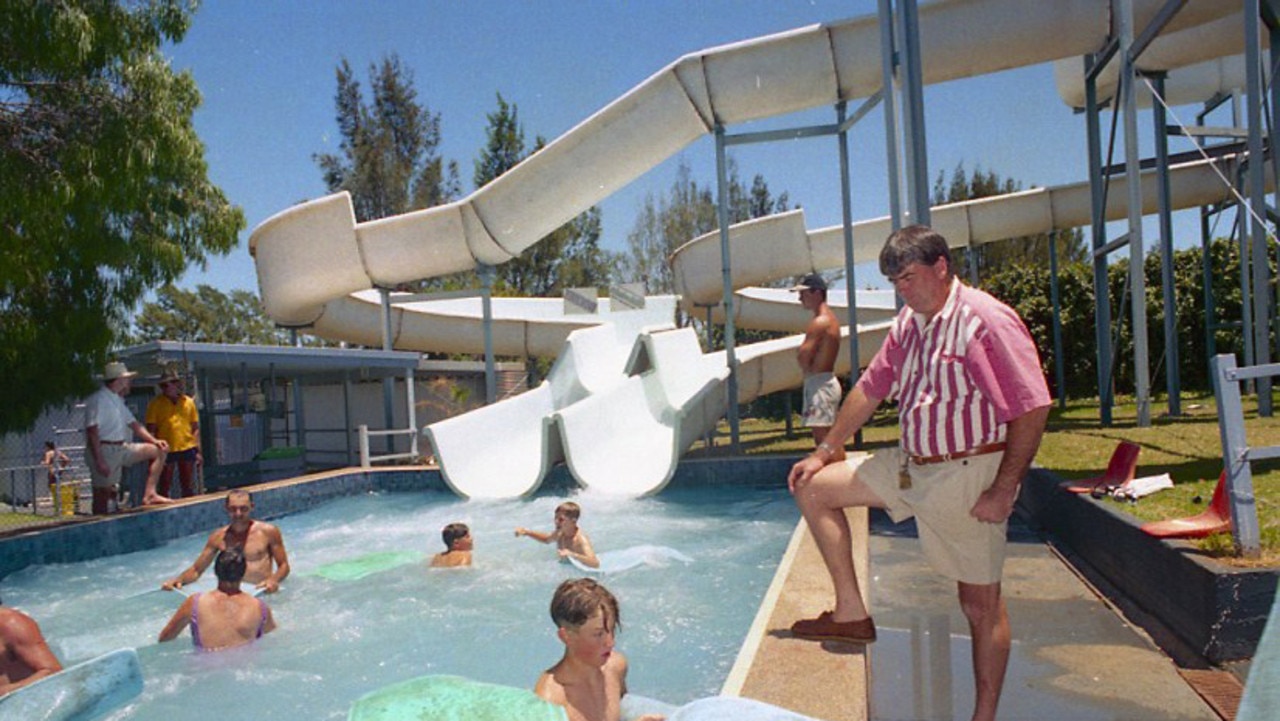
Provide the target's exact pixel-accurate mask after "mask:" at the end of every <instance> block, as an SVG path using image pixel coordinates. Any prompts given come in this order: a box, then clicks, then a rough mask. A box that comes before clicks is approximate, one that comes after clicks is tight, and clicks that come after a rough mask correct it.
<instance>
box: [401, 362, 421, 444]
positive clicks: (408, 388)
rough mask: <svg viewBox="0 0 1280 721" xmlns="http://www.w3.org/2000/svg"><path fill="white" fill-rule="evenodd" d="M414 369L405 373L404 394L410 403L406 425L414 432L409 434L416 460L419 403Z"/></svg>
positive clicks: (406, 414)
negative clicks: (415, 390) (415, 389)
mask: <svg viewBox="0 0 1280 721" xmlns="http://www.w3.org/2000/svg"><path fill="white" fill-rule="evenodd" d="M414 375H415V374H414V370H413V369H412V368H410V369H409V370H408V371H406V372H405V374H404V395H405V402H406V403H407V404H408V405H407V407H406V408H405V418H406V421H407V423H406V425H407V426H408V428H409V430H410V431H412V433H410V434H409V452H410V453H412V454H413V458H414V461H415V462H416V461H417V458H418V403H417V400H416V398H415V397H414V388H413V384H414Z"/></svg>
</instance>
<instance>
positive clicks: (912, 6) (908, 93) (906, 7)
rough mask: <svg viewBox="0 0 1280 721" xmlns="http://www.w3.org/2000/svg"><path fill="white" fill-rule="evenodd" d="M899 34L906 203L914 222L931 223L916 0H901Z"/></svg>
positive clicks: (899, 6)
mask: <svg viewBox="0 0 1280 721" xmlns="http://www.w3.org/2000/svg"><path fill="white" fill-rule="evenodd" d="M898 13H899V18H900V20H901V25H900V30H901V36H900V37H899V41H900V47H901V48H902V57H900V58H899V60H900V61H902V60H905V62H903V63H902V65H903V67H904V69H905V70H906V72H905V73H904V75H905V76H906V77H905V82H904V84H903V100H902V105H903V113H902V115H903V121H904V122H903V131H904V137H905V145H906V151H907V152H906V155H907V202H908V204H909V205H910V206H911V217H912V221H911V222H913V223H919V224H921V225H928V224H929V223H930V203H929V162H928V157H927V155H926V153H925V147H926V144H925V129H924V82H923V78H922V72H921V61H920V24H919V21H918V18H917V12H916V0H901V3H900V4H899V5H898Z"/></svg>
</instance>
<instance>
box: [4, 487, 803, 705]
mask: <svg viewBox="0 0 1280 721" xmlns="http://www.w3.org/2000/svg"><path fill="white" fill-rule="evenodd" d="M573 499H574V500H576V501H578V502H579V503H581V504H582V506H583V515H582V519H581V526H582V528H583V529H584V530H585V531H587V533H588V534H589V535H590V537H591V539H592V542H593V544H594V545H595V547H596V550H597V551H598V552H602V551H609V550H616V549H622V548H627V547H631V546H636V545H642V544H656V545H662V546H669V547H672V548H675V549H677V550H679V551H681V552H682V553H684V554H686V555H688V556H690V557H692V558H693V559H694V561H693V562H692V563H690V564H684V563H681V562H678V561H672V562H671V563H670V564H669V565H664V566H659V567H654V566H642V567H639V568H634V569H631V570H629V571H624V572H621V573H617V574H606V575H604V576H603V577H602V578H601V580H602V582H603V583H605V584H606V585H607V586H608V587H609V588H610V589H611V590H612V591H613V592H614V594H615V595H616V596H617V597H618V599H619V602H620V603H621V606H622V620H623V628H622V633H621V635H620V637H619V641H618V647H619V649H621V650H622V651H623V652H624V653H626V654H627V657H628V659H629V660H630V662H631V672H630V676H629V679H628V685H629V687H630V689H631V690H632V691H633V692H635V693H639V694H643V695H646V696H652V697H656V698H661V699H664V700H667V701H671V702H674V703H684V702H687V701H690V700H693V699H695V698H700V697H703V696H708V695H714V694H716V693H718V691H719V689H720V686H721V684H722V683H723V681H724V678H725V676H726V675H727V673H728V671H729V668H730V667H731V666H732V664H733V661H734V658H735V657H736V655H737V652H738V648H739V646H740V645H741V644H742V641H743V638H744V636H745V634H746V631H747V629H748V627H749V626H750V624H751V621H752V619H753V617H754V615H755V613H756V609H757V607H758V606H759V603H760V599H761V598H762V596H763V595H764V592H765V590H766V588H767V587H768V585H769V582H770V580H771V579H772V576H773V572H774V570H775V568H776V566H777V563H778V561H779V559H780V558H781V556H782V552H783V550H784V549H785V547H786V544H787V541H788V540H789V538H790V535H791V532H792V530H793V529H794V527H795V524H796V522H797V520H798V513H797V511H796V508H795V505H794V503H792V501H791V499H790V496H789V495H788V494H787V492H786V490H785V489H760V488H752V487H733V486H718V487H714V488H688V489H686V488H678V489H671V490H668V491H666V492H664V493H662V494H661V495H659V496H657V497H654V498H647V499H638V500H628V499H618V498H610V497H607V496H596V495H593V494H589V493H586V494H580V495H575V496H573ZM563 500H565V497H564V496H562V495H542V496H539V497H536V498H534V499H532V500H525V501H469V502H464V501H461V500H459V499H457V498H456V497H453V496H452V495H448V494H443V493H434V492H428V493H394V492H381V493H370V494H365V495H361V496H357V497H351V498H344V499H339V500H336V501H332V502H330V503H327V504H325V505H323V506H320V507H318V508H315V509H313V510H310V511H307V512H304V513H299V514H295V515H291V516H287V517H284V518H281V519H279V520H278V521H277V523H278V525H279V526H280V527H281V529H282V531H283V532H284V537H285V541H286V546H287V548H288V550H289V555H290V560H291V563H292V565H293V569H294V571H293V576H292V577H290V578H289V579H288V580H287V581H286V582H285V587H284V590H283V591H282V592H281V593H280V594H277V595H276V596H275V597H272V598H270V602H271V604H272V608H273V610H274V612H275V615H276V619H277V622H278V623H279V624H280V629H279V630H278V631H277V632H276V633H274V634H272V635H271V636H268V637H267V638H266V639H264V640H263V641H262V642H260V643H258V644H255V645H251V646H248V647H244V648H240V649H235V650H232V651H227V652H222V653H218V654H195V653H193V652H192V650H191V643H190V640H189V636H188V635H186V634H184V635H183V637H182V638H181V639H180V640H178V641H175V642H173V643H170V644H165V645H164V646H158V645H155V644H154V640H155V637H156V635H157V634H158V633H159V629H160V627H161V626H162V625H163V624H164V622H165V620H166V619H167V618H168V615H169V614H170V613H171V612H172V609H173V608H175V607H176V605H175V604H176V599H175V598H174V597H173V596H172V595H171V594H164V593H160V592H147V591H148V590H149V589H151V588H153V587H154V586H155V585H157V584H158V583H159V582H160V581H161V580H162V579H164V578H166V577H168V576H170V575H172V574H174V573H176V572H177V571H179V570H181V569H182V568H183V567H184V566H185V565H186V564H188V563H190V561H191V559H192V558H194V557H195V555H196V553H197V552H198V551H199V549H200V547H201V546H202V545H203V543H204V539H205V537H206V535H207V534H205V533H201V534H197V535H195V536H191V537H187V538H183V539H179V540H176V541H173V542H171V543H169V544H167V545H165V546H163V547H161V548H156V549H152V550H148V551H141V552H137V553H131V554H126V555H122V556H114V557H109V558H102V559H96V560H92V561H85V562H80V563H71V564H50V565H45V566H40V567H33V568H28V569H25V570H23V571H20V572H18V573H15V574H12V575H10V576H8V577H6V578H5V579H4V595H5V601H6V604H8V605H13V606H17V607H20V608H22V609H23V610H25V611H27V612H28V613H30V614H31V615H32V616H34V617H35V618H36V619H37V620H39V622H40V624H41V626H42V627H43V629H44V631H45V635H46V637H47V638H48V639H49V640H50V644H51V646H52V647H53V648H54V651H55V653H58V655H59V658H60V659H61V660H62V661H63V662H64V663H69V662H74V661H77V660H82V659H84V658H88V657H91V656H94V655H97V654H100V653H104V652H106V651H109V650H111V649H114V648H119V647H122V646H134V647H137V648H138V650H139V655H140V656H141V658H142V663H143V670H144V675H145V683H146V686H145V688H144V690H143V692H142V695H141V696H139V697H138V698H137V699H136V700H135V701H134V702H133V703H132V704H130V705H128V706H126V707H124V708H122V709H119V710H118V711H116V712H115V713H113V714H111V715H110V716H108V717H107V718H111V719H139V720H147V719H157V720H158V719H182V720H194V719H205V718H210V719H212V718H215V717H216V718H219V719H221V718H227V717H228V715H229V717H231V718H237V717H240V716H241V714H239V712H238V709H241V710H243V711H244V714H243V716H248V715H249V714H250V713H251V714H252V715H253V716H255V717H256V716H261V717H267V718H283V719H344V718H346V714H347V709H348V707H349V706H350V704H351V702H352V701H353V700H355V699H356V698H358V697H359V696H361V695H362V694H364V693H366V692H368V691H371V690H374V689H376V688H379V687H382V686H385V685H387V684H390V683H393V682H396V681H400V680H404V679H408V678H412V677H415V676H420V675H423V674H428V673H448V674H457V675H462V676H467V677H470V678H474V679H477V680H483V681H489V682H494V683H502V684H507V685H512V686H519V687H524V688H531V687H532V685H533V682H534V681H535V680H536V678H537V676H538V674H539V673H540V672H541V671H542V670H543V669H545V668H547V667H548V666H550V665H551V664H552V663H554V662H555V661H556V660H557V659H558V658H559V656H560V652H561V649H562V647H561V645H560V643H559V641H557V640H556V638H555V635H554V629H553V627H552V625H551V621H550V618H549V617H548V615H547V605H548V603H549V601H550V598H551V593H552V591H553V590H554V589H555V587H556V585H557V584H558V583H559V582H560V581H562V580H563V579H565V578H569V577H573V576H578V575H582V574H581V573H580V572H578V571H576V570H574V569H573V568H572V567H570V566H568V565H565V564H560V563H557V562H556V561H555V551H554V550H553V548H551V547H550V546H544V545H542V544H539V543H536V542H534V541H531V540H529V539H526V538H515V537H514V535H513V534H512V529H513V528H514V527H515V526H517V525H520V526H526V527H529V528H538V529H547V528H549V527H550V525H551V517H552V511H553V509H554V508H555V506H556V505H558V504H559V503H560V502H562V501H563ZM452 521H463V522H466V523H468V524H469V525H470V526H471V529H472V533H473V536H474V538H475V541H476V552H475V554H476V555H475V558H476V565H475V567H474V568H472V569H469V570H443V569H440V570H427V569H426V568H425V567H424V564H423V565H410V566H403V567H401V568H398V569H394V570H391V571H387V572H384V573H381V574H377V575H374V576H369V577H366V578H364V579H362V580H360V581H352V582H336V581H328V580H325V579H323V578H320V577H317V576H309V575H307V573H308V572H309V571H312V570H314V569H316V568H317V567H318V566H321V565H322V564H325V563H328V562H332V561H338V560H342V559H344V558H351V557H355V556H360V555H363V554H366V553H370V552H373V551H395V550H420V551H423V552H424V553H434V552H436V551H438V550H440V548H441V542H440V536H439V531H440V528H441V527H442V526H443V525H444V524H446V523H449V522H452ZM209 573H211V571H210V572H209ZM139 593H140V594H141V595H136V596H135V595H134V594H139Z"/></svg>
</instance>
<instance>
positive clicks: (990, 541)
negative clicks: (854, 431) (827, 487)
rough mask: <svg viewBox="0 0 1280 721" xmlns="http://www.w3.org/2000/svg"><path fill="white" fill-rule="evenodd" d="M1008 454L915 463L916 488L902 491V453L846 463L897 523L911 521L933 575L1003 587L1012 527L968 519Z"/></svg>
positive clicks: (886, 452)
mask: <svg viewBox="0 0 1280 721" xmlns="http://www.w3.org/2000/svg"><path fill="white" fill-rule="evenodd" d="M1002 458H1004V453H987V454H984V455H981V456H973V457H971V458H962V459H960V460H955V461H946V462H943V463H930V464H927V465H916V464H914V463H913V464H911V465H910V466H909V468H910V473H911V488H907V489H900V488H898V471H899V469H900V468H901V465H900V463H901V459H902V450H901V449H899V448H886V449H883V450H878V451H876V452H875V454H873V455H872V456H870V457H867V456H862V457H858V458H850V459H848V460H847V461H845V463H846V464H847V465H848V466H849V467H850V468H851V469H853V472H854V475H855V476H856V477H857V479H858V480H860V481H862V482H863V483H865V484H866V485H867V487H868V488H870V489H871V491H872V492H873V493H875V494H876V496H878V497H879V498H880V500H882V501H884V504H885V510H886V511H888V513H889V517H890V518H892V519H893V521H894V522H895V523H899V522H901V521H905V520H906V519H908V518H911V517H912V516H914V517H915V519H916V527H917V529H918V531H919V534H920V546H921V548H922V549H923V550H924V555H925V558H926V559H928V561H929V565H931V566H933V568H934V570H936V571H937V572H938V573H940V574H942V575H944V576H946V577H947V578H950V579H952V580H955V581H962V582H964V583H972V584H977V585H986V584H991V583H998V582H999V581H1000V577H1001V574H1002V571H1003V568H1004V556H1005V545H1006V541H1005V534H1006V532H1007V530H1008V526H1009V524H1008V522H1007V521H1006V522H1004V523H986V522H984V521H979V520H978V519H976V518H974V517H973V516H971V515H969V510H970V509H972V508H973V504H974V503H976V502H977V501H978V496H980V495H982V492H983V491H985V490H986V489H987V488H988V487H990V486H991V484H992V482H993V481H995V477H996V471H997V470H999V468H1000V460H1001V459H1002Z"/></svg>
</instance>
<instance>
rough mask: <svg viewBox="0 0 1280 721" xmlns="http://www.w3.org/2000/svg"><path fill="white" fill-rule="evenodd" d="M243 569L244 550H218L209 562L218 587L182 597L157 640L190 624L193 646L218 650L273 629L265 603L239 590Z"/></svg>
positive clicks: (257, 636)
mask: <svg viewBox="0 0 1280 721" xmlns="http://www.w3.org/2000/svg"><path fill="white" fill-rule="evenodd" d="M244 570H245V560H244V554H243V553H241V551H240V549H239V548H234V547H233V548H228V549H226V550H224V551H221V552H220V553H218V559H217V560H216V561H214V564H213V572H214V574H216V575H217V577H218V587H217V588H216V589H214V590H212V591H209V592H207V593H195V594H192V595H191V596H190V597H189V598H187V600H185V601H183V602H182V605H181V606H179V607H178V610H177V611H175V612H174V614H173V618H170V619H169V623H167V624H165V627H164V630H163V631H161V632H160V641H161V642H164V641H172V640H173V639H175V638H177V637H178V634H180V633H182V629H184V628H186V627H187V626H188V625H190V626H191V642H192V643H193V644H195V647H196V648H197V649H199V650H202V651H220V650H222V649H227V648H234V647H236V646H243V645H244V644H246V643H250V642H252V641H253V640H254V639H258V638H262V634H264V633H268V632H270V631H272V630H274V629H275V627H276V621H275V618H273V617H272V616H271V608H270V607H268V606H267V603H266V602H265V601H263V600H262V599H260V598H255V597H253V596H251V595H249V594H247V593H245V592H243V591H241V590H240V579H242V578H244Z"/></svg>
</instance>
